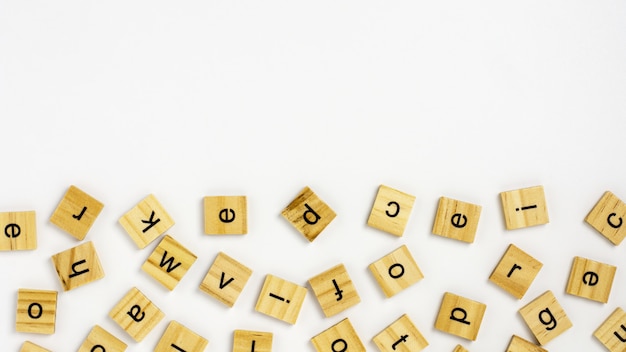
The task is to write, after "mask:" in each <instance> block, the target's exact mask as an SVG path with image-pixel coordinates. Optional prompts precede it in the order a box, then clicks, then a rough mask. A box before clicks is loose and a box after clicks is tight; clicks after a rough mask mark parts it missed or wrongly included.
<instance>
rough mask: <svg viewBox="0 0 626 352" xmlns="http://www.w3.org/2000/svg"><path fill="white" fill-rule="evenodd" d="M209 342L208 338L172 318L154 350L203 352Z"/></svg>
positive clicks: (159, 351)
mask: <svg viewBox="0 0 626 352" xmlns="http://www.w3.org/2000/svg"><path fill="white" fill-rule="evenodd" d="M208 344H209V341H208V340H207V339H205V338H204V337H202V336H200V335H198V334H196V333H195V332H193V331H191V330H189V329H188V328H186V327H185V326H183V325H182V324H180V323H178V322H177V321H173V320H172V321H171V322H170V324H169V325H168V326H167V329H165V332H164V333H163V336H161V339H160V340H159V343H158V344H157V346H156V347H155V348H154V352H172V351H185V352H203V351H204V350H205V348H206V346H207V345H208Z"/></svg>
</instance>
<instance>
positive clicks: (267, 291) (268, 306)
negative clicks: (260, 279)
mask: <svg viewBox="0 0 626 352" xmlns="http://www.w3.org/2000/svg"><path fill="white" fill-rule="evenodd" d="M305 297H306V288H304V287H302V286H299V285H296V284H294V283H292V282H289V281H287V280H283V279H281V278H279V277H276V276H273V275H269V274H268V275H267V276H266V277H265V282H264V283H263V288H262V289H261V293H260V294H259V299H258V300H257V302H256V307H255V310H256V311H257V312H259V313H263V314H266V315H269V316H271V317H274V318H276V319H279V320H282V321H284V322H287V323H289V324H295V323H296V320H297V319H298V315H299V314H300V308H302V303H303V302H304V298H305Z"/></svg>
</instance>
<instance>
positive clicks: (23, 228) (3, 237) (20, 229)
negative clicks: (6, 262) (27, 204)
mask: <svg viewBox="0 0 626 352" xmlns="http://www.w3.org/2000/svg"><path fill="white" fill-rule="evenodd" d="M0 231H2V233H1V234H0V251H24V250H32V249H37V222H36V221H35V212H34V211H14V212H7V213H0Z"/></svg>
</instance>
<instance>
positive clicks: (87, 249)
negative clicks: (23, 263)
mask: <svg viewBox="0 0 626 352" xmlns="http://www.w3.org/2000/svg"><path fill="white" fill-rule="evenodd" d="M52 262H53V263H54V268H55V269H56V272H57V275H58V276H59V281H61V286H62V287H63V291H69V290H73V289H75V288H77V287H80V286H82V285H86V284H88V283H90V282H93V281H96V280H100V279H102V278H103V277H104V271H103V270H102V266H101V265H100V260H99V259H98V254H97V253H96V248H95V247H94V245H93V243H91V242H85V243H83V244H81V245H78V246H76V247H74V248H70V249H68V250H66V251H63V252H60V253H57V254H55V255H53V256H52Z"/></svg>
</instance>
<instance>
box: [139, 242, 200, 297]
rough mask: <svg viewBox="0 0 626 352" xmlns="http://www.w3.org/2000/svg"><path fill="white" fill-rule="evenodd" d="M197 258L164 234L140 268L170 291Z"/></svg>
mask: <svg viewBox="0 0 626 352" xmlns="http://www.w3.org/2000/svg"><path fill="white" fill-rule="evenodd" d="M197 258H198V257H196V255H195V254H193V253H192V252H191V251H190V250H188V249H187V248H185V247H183V245H182V244H180V243H179V242H178V241H176V240H175V239H174V238H172V237H171V236H169V235H165V237H163V239H162V240H161V242H160V243H159V245H158V246H157V247H156V248H155V249H154V251H153V252H152V254H150V256H149V257H148V259H147V260H146V261H145V262H144V263H143V265H142V266H141V269H142V270H143V271H145V272H146V273H148V275H150V276H152V277H153V278H154V279H155V280H157V281H158V282H159V283H160V284H161V285H163V286H165V287H166V288H167V289H168V290H170V291H171V290H173V289H174V288H175V287H176V285H178V283H179V282H180V280H181V279H182V278H183V276H185V274H186V273H187V271H188V270H189V268H191V266H192V265H193V263H195V262H196V259H197Z"/></svg>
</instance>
